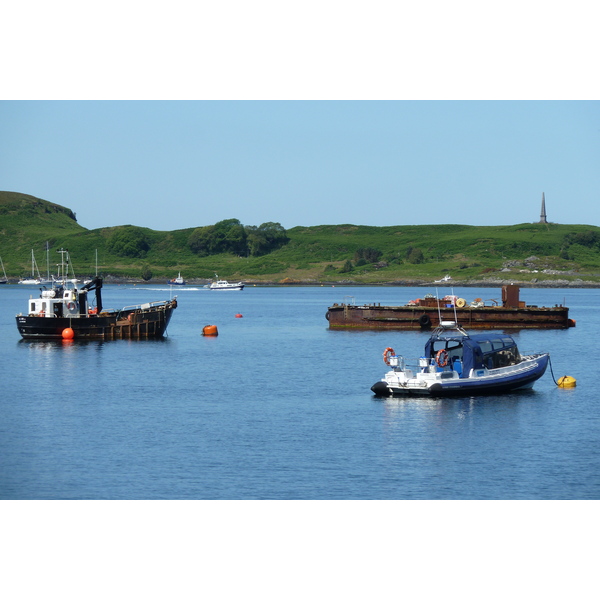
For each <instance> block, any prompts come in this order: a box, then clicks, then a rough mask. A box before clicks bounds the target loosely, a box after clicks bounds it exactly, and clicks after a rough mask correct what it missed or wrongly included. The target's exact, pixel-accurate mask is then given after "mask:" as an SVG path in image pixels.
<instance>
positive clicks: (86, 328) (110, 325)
mask: <svg viewBox="0 0 600 600" xmlns="http://www.w3.org/2000/svg"><path fill="white" fill-rule="evenodd" d="M176 307H177V301H176V300H175V299H173V300H170V301H168V302H165V303H164V304H161V305H160V306H152V307H150V308H136V309H132V310H122V311H114V312H106V313H100V314H99V315H77V316H73V317H48V316H33V315H32V316H27V315H17V317H16V320H17V328H18V330H19V333H20V334H21V336H22V337H23V339H29V340H35V339H37V340H46V339H62V338H63V331H64V330H65V329H67V328H70V329H72V330H73V334H74V339H84V340H91V339H97V340H114V339H143V338H161V337H163V336H164V334H165V331H166V329H167V326H168V324H169V321H170V320H171V315H172V313H173V310H174V309H175V308H176Z"/></svg>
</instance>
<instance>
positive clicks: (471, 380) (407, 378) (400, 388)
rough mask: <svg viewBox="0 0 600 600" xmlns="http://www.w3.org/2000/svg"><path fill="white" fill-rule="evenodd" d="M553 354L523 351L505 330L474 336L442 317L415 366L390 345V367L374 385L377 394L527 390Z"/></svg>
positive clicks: (386, 354) (385, 355) (387, 354)
mask: <svg viewBox="0 0 600 600" xmlns="http://www.w3.org/2000/svg"><path fill="white" fill-rule="evenodd" d="M549 358H550V355H549V354H548V353H538V354H531V355H527V356H522V355H521V354H520V353H519V349H518V348H517V344H516V342H515V341H514V339H513V338H512V337H511V336H509V335H507V334H505V333H494V332H488V333H480V334H473V335H471V334H468V333H467V332H466V331H465V330H464V329H463V328H462V327H460V326H459V325H457V324H456V323H455V322H454V321H442V322H441V324H440V326H439V327H437V328H436V329H435V330H434V331H433V333H432V335H431V337H430V338H429V340H428V341H427V343H426V344H425V353H424V355H423V356H422V357H421V358H419V360H418V363H417V364H416V365H414V366H409V365H408V364H407V363H406V362H405V359H404V357H402V356H397V355H396V354H395V352H394V350H393V348H389V347H388V348H386V349H385V351H384V353H383V360H384V362H385V363H386V365H388V366H390V367H391V371H388V372H387V373H386V374H385V377H384V378H383V379H381V380H380V381H378V382H377V383H375V384H374V385H373V386H372V387H371V390H372V391H373V392H374V393H375V395H376V396H394V395H406V394H413V395H429V396H457V395H474V394H498V393H504V392H511V391H513V390H520V389H528V388H531V387H532V386H533V384H534V383H535V382H536V381H537V380H538V379H539V378H540V377H541V376H542V375H543V374H544V372H545V371H546V367H547V366H548V361H549Z"/></svg>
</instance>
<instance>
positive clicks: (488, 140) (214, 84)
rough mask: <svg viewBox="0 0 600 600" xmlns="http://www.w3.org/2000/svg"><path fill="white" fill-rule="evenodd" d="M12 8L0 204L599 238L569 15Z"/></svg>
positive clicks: (525, 3) (588, 23)
mask: <svg viewBox="0 0 600 600" xmlns="http://www.w3.org/2000/svg"><path fill="white" fill-rule="evenodd" d="M13 4H15V5H14V6H3V7H2V9H0V10H1V11H2V15H0V16H3V17H4V22H5V23H6V26H5V28H4V33H3V36H2V37H1V38H0V51H2V52H3V55H4V56H7V57H8V56H10V60H7V61H5V62H4V65H3V77H2V80H1V84H2V85H1V86H0V190H5V191H15V192H22V193H25V194H31V195H33V196H36V197H39V198H42V199H44V200H48V201H50V202H55V203H58V204H61V205H63V206H66V207H68V208H70V209H71V210H73V211H74V212H75V214H76V215H77V220H78V222H79V224H80V225H82V226H83V227H85V228H87V229H96V228H101V227H109V226H116V225H125V224H132V225H138V226H142V227H149V228H151V229H156V230H163V231H167V230H175V229H184V228H191V227H199V226H204V225H210V224H214V223H216V222H217V221H220V220H223V219H239V220H240V221H241V222H242V223H243V224H245V225H260V224H261V223H264V222H268V221H274V222H278V223H281V224H282V225H283V226H284V227H285V228H291V227H295V226H310V225H321V224H341V223H351V224H356V225H375V226H383V225H418V224H437V223H460V224H467V225H511V224H515V223H523V222H533V221H536V220H539V217H540V208H541V199H542V193H544V194H545V198H546V209H547V216H548V219H549V220H550V221H553V222H557V223H583V224H591V225H597V226H600V202H598V200H599V192H598V191H599V190H600V169H598V165H599V164H600V104H599V102H598V99H599V98H600V83H599V78H598V77H596V76H595V73H596V71H597V67H596V59H595V57H597V56H598V54H599V53H598V50H599V48H598V45H600V44H599V41H598V36H597V32H596V27H595V23H596V19H595V13H594V12H593V11H594V8H593V6H592V5H591V3H589V2H583V1H581V0H573V2H571V3H570V5H569V11H568V12H565V11H564V10H563V8H562V7H561V6H544V10H543V11H541V10H540V6H539V3H537V2H534V1H530V0H520V1H518V2H517V1H514V0H507V2H505V3H503V4H502V6H501V7H500V6H498V5H494V6H486V5H484V4H482V3H481V2H474V1H470V0H456V2H452V3H448V2H438V1H437V0H432V1H431V2H429V3H423V4H422V5H419V6H417V5H416V3H406V2H401V1H395V2H391V1H386V0H373V1H372V2H371V3H369V5H368V7H367V5H365V4H364V3H358V2H352V1H346V2H339V1H337V0H321V1H319V2H316V1H313V0H305V1H304V2H302V3H296V2H289V3H281V2H274V1H270V0H255V1H254V2H252V3H248V2H241V1H237V0H225V1H224V2H222V3H198V2H194V3H192V2H185V1H182V0H174V1H173V2H172V3H171V4H169V8H168V9H165V5H164V4H158V3H155V2H144V3H142V2H138V1H137V0H121V1H119V2H115V1H113V0H107V2H106V3H104V4H103V8H102V10H97V8H96V7H94V6H87V5H83V4H81V3H80V2H75V1H72V0H59V1H57V2H56V3H52V4H48V3H47V2H46V3H44V2H34V3H33V5H32V4H30V3H21V4H18V3H13ZM32 6H35V9H34V8H32ZM117 11H118V12H117Z"/></svg>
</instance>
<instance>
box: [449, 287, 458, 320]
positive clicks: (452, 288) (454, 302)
mask: <svg viewBox="0 0 600 600" xmlns="http://www.w3.org/2000/svg"><path fill="white" fill-rule="evenodd" d="M450 289H451V290H452V297H453V298H454V300H453V302H452V306H453V307H454V322H455V323H456V324H457V325H458V316H457V315H456V296H455V295H454V286H452V287H451V288H450Z"/></svg>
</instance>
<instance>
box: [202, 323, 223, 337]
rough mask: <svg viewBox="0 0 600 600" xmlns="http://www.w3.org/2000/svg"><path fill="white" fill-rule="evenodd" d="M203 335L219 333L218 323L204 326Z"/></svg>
mask: <svg viewBox="0 0 600 600" xmlns="http://www.w3.org/2000/svg"><path fill="white" fill-rule="evenodd" d="M202 335H212V336H214V335H219V330H218V329H217V326H216V325H205V326H204V327H203V328H202Z"/></svg>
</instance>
